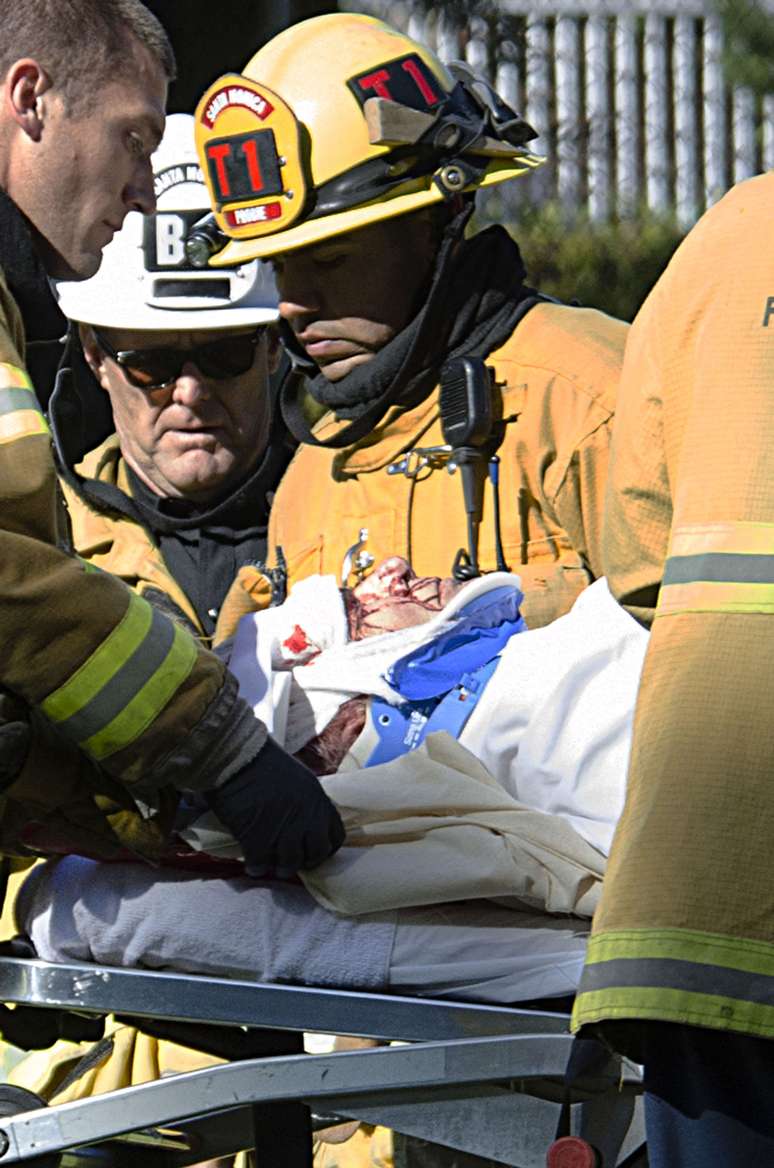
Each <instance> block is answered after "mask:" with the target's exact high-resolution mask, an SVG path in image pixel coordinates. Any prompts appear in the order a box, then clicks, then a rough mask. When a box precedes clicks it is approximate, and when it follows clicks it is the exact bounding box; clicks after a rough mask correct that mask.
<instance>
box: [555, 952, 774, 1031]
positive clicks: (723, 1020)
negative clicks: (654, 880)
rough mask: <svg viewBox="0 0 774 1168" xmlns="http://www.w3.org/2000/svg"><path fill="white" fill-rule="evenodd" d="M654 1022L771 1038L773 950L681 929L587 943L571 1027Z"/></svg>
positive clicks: (773, 1012)
mask: <svg viewBox="0 0 774 1168" xmlns="http://www.w3.org/2000/svg"><path fill="white" fill-rule="evenodd" d="M613 1018H659V1019H662V1020H664V1021H682V1022H692V1023H695V1024H696V1025H704V1026H720V1027H724V1028H730V1029H738V1030H745V1031H747V1032H749V1033H754V1034H766V1035H772V1034H774V945H772V944H770V943H768V942H765V941H754V940H747V939H742V938H736V937H728V936H724V935H719V934H712V933H698V932H692V931H690V930H682V929H662V930H656V929H653V930H651V929H643V930H636V931H630V932H611V933H608V934H600V935H598V936H596V937H592V939H591V941H590V943H589V949H588V954H587V958H586V966H585V968H584V971H583V977H582V979H581V984H580V987H579V990H578V994H577V997H576V1002H575V1011H574V1015H573V1025H574V1027H576V1028H577V1027H578V1026H581V1025H584V1024H586V1023H588V1022H594V1021H601V1020H604V1019H613Z"/></svg>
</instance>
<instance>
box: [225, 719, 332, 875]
mask: <svg viewBox="0 0 774 1168" xmlns="http://www.w3.org/2000/svg"><path fill="white" fill-rule="evenodd" d="M206 799H207V802H208V803H209V805H210V807H211V808H212V810H213V811H214V812H215V814H216V815H217V817H218V819H220V820H221V822H222V823H224V824H225V826H226V827H227V828H228V829H229V831H231V832H232V834H233V835H234V837H235V839H237V840H238V841H239V843H240V844H241V845H242V850H243V852H244V856H245V868H246V871H247V873H248V875H249V876H262V875H265V873H266V871H267V869H269V868H271V869H274V871H275V872H276V873H277V875H282V876H285V875H290V874H291V873H293V872H297V871H298V870H299V868H316V867H317V865H318V864H321V863H322V862H323V860H327V858H328V856H330V855H332V854H333V853H334V852H335V851H337V850H338V849H339V848H340V847H341V845H342V844H343V842H344V826H343V824H342V822H341V819H340V818H339V813H338V811H337V810H336V808H335V807H334V806H333V804H332V803H331V801H330V799H329V798H328V796H327V795H326V794H325V792H324V791H323V789H322V786H321V785H320V782H319V780H318V779H317V777H316V776H315V775H313V774H312V772H311V771H310V770H308V769H307V768H306V767H305V766H304V765H303V763H300V762H298V761H297V759H295V758H293V757H292V755H289V754H286V753H285V751H284V750H283V749H282V748H281V747H280V746H278V745H277V743H276V742H275V741H274V740H273V739H272V738H269V739H267V741H266V745H265V746H263V747H262V748H261V750H259V752H258V754H257V755H256V756H255V758H254V759H253V761H252V762H251V763H248V765H247V766H246V767H244V768H243V769H242V770H241V771H239V772H238V773H237V774H235V775H234V776H233V778H231V779H228V780H227V781H226V782H225V783H224V784H223V786H222V787H215V788H214V789H213V790H211V791H207V792H206Z"/></svg>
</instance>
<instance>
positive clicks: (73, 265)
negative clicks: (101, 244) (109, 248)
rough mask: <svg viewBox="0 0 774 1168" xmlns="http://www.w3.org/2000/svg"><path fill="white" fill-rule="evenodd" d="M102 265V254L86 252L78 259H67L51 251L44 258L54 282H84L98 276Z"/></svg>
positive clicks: (45, 265)
mask: <svg viewBox="0 0 774 1168" xmlns="http://www.w3.org/2000/svg"><path fill="white" fill-rule="evenodd" d="M101 264H102V252H101V251H99V252H96V254H95V253H93V252H84V253H83V254H82V255H79V256H78V257H77V258H76V259H66V258H65V257H64V256H62V255H60V254H59V253H58V252H54V251H51V252H50V253H49V254H48V255H46V256H45V257H44V267H45V269H46V271H47V273H48V275H49V276H51V278H52V279H54V280H68V281H70V280H72V281H82V280H90V279H91V277H92V276H96V274H97V272H98V271H99V269H100V266H101Z"/></svg>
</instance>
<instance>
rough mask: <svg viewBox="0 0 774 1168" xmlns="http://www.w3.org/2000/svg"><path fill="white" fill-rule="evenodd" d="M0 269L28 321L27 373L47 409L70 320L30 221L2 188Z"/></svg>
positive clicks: (26, 326) (26, 330) (0, 206)
mask: <svg viewBox="0 0 774 1168" xmlns="http://www.w3.org/2000/svg"><path fill="white" fill-rule="evenodd" d="M0 267H2V269H3V274H4V275H5V279H6V283H7V284H8V288H9V290H10V293H11V295H12V296H13V298H14V300H15V301H16V303H17V304H18V306H19V311H20V312H21V315H22V320H23V321H24V332H25V336H26V347H27V351H26V354H25V361H26V365H27V371H28V373H29V375H30V377H31V379H32V383H33V385H34V386H35V390H36V392H37V395H38V398H39V400H40V403H41V405H42V406H43V407H44V408H45V406H46V405H47V403H48V399H49V396H50V394H51V390H52V389H53V385H54V375H55V373H56V369H57V366H58V364H59V361H60V358H61V355H62V343H61V339H62V337H63V336H64V334H65V333H66V332H67V318H66V317H65V316H64V314H63V313H62V310H61V309H60V307H59V305H58V304H57V301H56V297H55V296H54V293H53V290H52V287H51V282H50V280H49V278H48V276H47V275H46V271H45V268H44V267H43V264H42V263H41V260H40V256H39V255H38V252H37V250H36V247H35V237H34V234H33V230H32V228H31V226H30V224H29V222H28V221H27V219H26V218H25V217H24V215H23V214H22V212H21V211H20V210H19V208H18V207H17V206H16V204H15V203H14V201H13V199H11V198H10V196H9V195H7V194H6V192H5V191H4V190H2V189H0Z"/></svg>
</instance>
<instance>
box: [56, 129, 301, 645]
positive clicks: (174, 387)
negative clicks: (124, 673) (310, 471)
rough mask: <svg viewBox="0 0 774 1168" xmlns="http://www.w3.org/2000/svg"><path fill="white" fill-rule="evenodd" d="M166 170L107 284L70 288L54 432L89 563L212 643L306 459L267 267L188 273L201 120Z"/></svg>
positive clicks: (106, 272) (172, 135)
mask: <svg viewBox="0 0 774 1168" xmlns="http://www.w3.org/2000/svg"><path fill="white" fill-rule="evenodd" d="M152 162H153V172H154V182H155V188H156V191H157V206H156V213H155V215H152V216H146V217H144V218H143V217H142V216H140V215H138V214H130V215H129V216H127V219H126V222H125V223H124V226H123V228H122V230H121V231H120V232H119V233H118V235H117V236H116V238H115V239H114V240H113V242H112V243H110V244H109V245H108V247H107V248H106V250H105V256H104V259H103V263H102V266H101V268H100V270H99V272H98V273H97V275H96V276H93V277H92V279H90V280H85V281H80V282H74V281H73V282H65V283H60V284H59V286H58V289H57V291H58V294H59V303H60V307H61V308H62V309H63V310H64V312H65V313H66V315H67V316H68V317H69V318H70V319H71V320H72V321H77V322H79V327H78V329H77V330H76V329H73V330H72V335H71V337H70V346H69V353H68V359H67V360H66V361H65V362H63V366H62V369H61V370H60V373H59V376H58V378H57V386H56V390H55V392H54V394H53V396H52V400H51V406H50V411H49V413H50V422H51V428H52V432H53V435H54V440H55V444H56V448H57V453H58V456H59V462H60V466H61V471H62V474H63V476H64V479H65V494H66V498H67V506H68V511H69V515H70V522H71V526H72V533H73V543H74V545H75V548H76V551H77V552H78V554H79V555H81V556H83V557H84V558H85V559H87V560H90V561H91V562H93V563H95V564H97V565H98V566H99V567H101V568H103V569H104V570H105V571H108V572H111V573H112V574H113V575H116V576H120V577H121V578H122V579H123V580H125V581H126V582H127V584H129V585H130V587H132V588H133V589H134V590H135V591H137V592H139V593H140V595H142V596H145V597H146V599H148V600H150V601H151V603H153V604H155V605H157V606H160V607H162V608H163V609H164V610H165V611H167V612H168V613H170V615H173V616H175V617H176V618H177V619H179V620H183V621H184V622H186V623H187V624H188V625H189V627H191V628H192V629H193V631H194V632H195V633H196V634H197V635H198V636H199V637H201V638H205V639H206V640H207V642H209V641H210V640H211V639H212V638H213V637H214V636H215V631H216V624H217V618H218V614H219V611H220V609H221V606H222V603H223V600H224V598H225V596H226V593H227V591H228V589H229V586H230V585H231V582H232V580H233V579H234V577H235V575H236V573H237V570H238V568H239V567H241V566H242V564H244V563H250V562H260V561H263V560H265V558H266V528H267V523H268V514H269V498H270V495H271V492H273V491H274V490H275V489H276V486H277V483H278V482H279V479H280V477H281V475H282V472H283V470H284V469H285V466H286V465H287V462H288V460H289V458H290V455H291V452H292V446H291V443H290V441H289V437H288V433H287V430H286V428H285V426H284V424H283V422H282V418H281V417H280V415H279V410H277V409H275V408H274V405H275V397H276V392H277V378H275V377H273V374H274V373H275V372H276V369H277V363H278V360H279V350H278V342H277V338H276V333H275V331H274V329H273V328H271V327H270V326H271V325H272V324H273V323H274V322H275V321H276V318H277V307H276V305H277V293H276V289H275V287H274V282H273V280H272V277H271V270H270V269H269V268H268V266H267V265H265V264H259V263H258V261H253V262H252V263H249V264H241V265H239V266H237V267H235V268H233V269H224V270H222V271H220V272H206V271H205V272H202V271H197V270H196V269H191V266H190V264H188V263H187V262H186V257H185V251H184V242H185V233H186V226H187V225H190V224H192V223H194V222H195V221H196V220H198V219H200V218H201V217H202V215H204V214H206V211H207V194H206V191H205V188H204V183H203V181H202V178H201V171H200V169H199V164H198V160H197V157H196V149H195V146H194V140H193V118H192V117H191V116H190V114H172V115H171V116H170V117H169V118H168V119H167V124H166V130H165V132H164V138H163V140H162V143H161V145H160V147H159V149H158V150H157V151H156V153H155V154H154V156H153V160H152ZM84 355H85V358H86V362H87V363H88V367H87V365H86V364H85V363H84V361H83V357H84Z"/></svg>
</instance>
